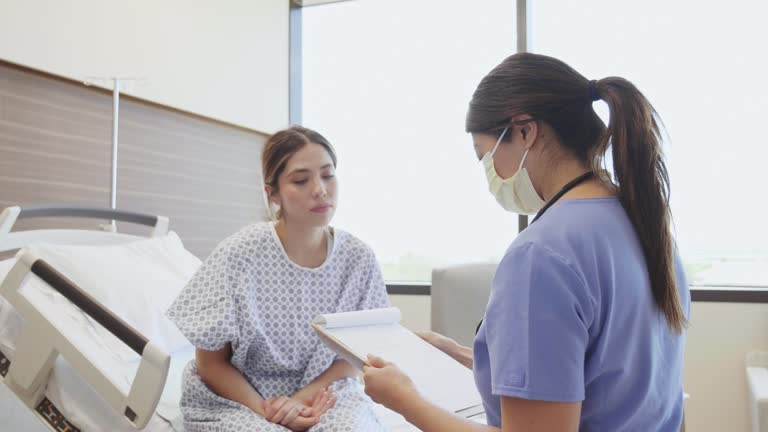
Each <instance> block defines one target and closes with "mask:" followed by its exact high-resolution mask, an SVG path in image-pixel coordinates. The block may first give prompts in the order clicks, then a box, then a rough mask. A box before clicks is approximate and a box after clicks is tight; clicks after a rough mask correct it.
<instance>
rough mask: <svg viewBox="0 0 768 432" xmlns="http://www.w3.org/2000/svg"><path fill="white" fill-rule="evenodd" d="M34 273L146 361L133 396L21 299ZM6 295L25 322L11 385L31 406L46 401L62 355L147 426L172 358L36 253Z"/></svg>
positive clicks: (27, 257) (17, 268) (23, 262)
mask: <svg viewBox="0 0 768 432" xmlns="http://www.w3.org/2000/svg"><path fill="white" fill-rule="evenodd" d="M30 273H31V274H34V275H36V276H37V277H39V278H40V279H42V280H43V281H45V282H46V283H47V284H48V285H50V286H51V287H52V288H53V289H55V290H56V291H58V292H59V293H61V295H63V296H64V297H65V298H67V299H68V300H69V301H71V302H72V303H73V304H75V305H76V306H77V307H79V308H80V309H81V310H82V311H83V312H85V313H86V314H88V315H89V316H90V317H91V318H93V319H94V320H95V321H97V322H98V323H99V324H101V325H102V326H104V328H106V329H107V330H108V331H110V332H111V333H112V334H114V335H115V336H116V337H117V338H118V339H120V340H121V341H122V342H123V343H125V344H126V345H127V346H129V347H130V348H131V349H132V350H134V351H135V352H136V353H138V354H139V355H140V356H141V363H140V365H139V368H138V371H137V373H136V376H135V377H134V379H133V383H132V385H131V388H130V390H129V391H128V393H127V394H125V393H124V392H123V391H122V390H121V389H120V388H119V387H118V386H117V385H116V384H115V383H113V382H112V381H111V380H110V379H109V378H108V377H107V376H106V375H105V374H104V373H103V372H102V371H101V370H100V369H99V368H97V367H96V366H95V365H94V364H92V363H91V362H90V361H89V359H88V358H87V357H86V356H85V355H84V354H83V353H82V352H81V351H80V350H78V349H77V347H76V346H75V345H74V344H73V343H72V342H71V341H70V339H69V338H68V337H67V335H66V334H64V333H62V332H61V330H60V329H59V328H58V327H57V326H56V323H54V322H52V321H51V320H50V318H49V317H46V316H44V315H43V314H42V313H41V312H40V311H39V310H38V309H37V308H36V307H35V306H34V305H33V304H32V303H31V302H30V301H29V300H28V299H27V298H26V297H25V296H23V295H21V293H20V292H19V289H20V288H21V286H22V284H23V282H24V280H25V278H26V277H27V276H29V275H30ZM0 295H3V296H4V297H5V298H6V299H8V301H9V302H10V303H11V304H12V305H13V306H14V307H15V308H16V310H17V312H18V313H19V314H20V315H21V317H22V319H23V321H24V328H23V330H22V332H21V334H20V336H19V338H18V340H17V347H16V353H15V356H14V360H13V362H12V363H11V366H10V369H9V371H8V374H7V376H6V379H5V383H6V385H8V387H9V388H10V389H11V390H12V391H13V392H14V393H16V395H17V396H18V397H19V398H20V399H21V400H22V401H23V402H24V403H25V404H26V405H28V406H29V407H30V408H33V409H34V408H35V407H36V406H37V405H38V404H39V403H40V401H41V400H42V399H43V397H44V391H45V386H46V383H47V382H48V378H49V376H50V373H51V370H52V368H53V363H54V360H55V359H56V356H57V355H62V356H63V357H64V358H65V359H66V360H67V361H68V362H69V363H70V364H71V365H72V367H73V368H74V369H75V370H76V371H77V372H78V373H79V374H80V375H81V376H82V377H83V379H85V380H86V381H87V382H88V383H89V384H90V385H91V386H92V387H93V388H94V390H96V392H98V393H99V395H101V397H102V398H104V400H105V401H106V402H107V403H108V404H109V405H110V406H111V407H112V409H114V410H115V411H116V412H117V413H119V414H120V415H121V416H123V417H124V418H125V419H126V420H127V421H128V422H129V423H130V424H131V425H133V426H134V427H135V428H137V429H142V428H144V427H145V426H146V425H147V422H148V421H149V419H150V418H151V417H152V415H153V414H154V412H155V409H156V408H157V404H158V402H159V400H160V396H161V395H162V392H163V387H164V386H165V382H166V379H167V376H168V368H169V366H170V355H169V354H168V353H165V352H163V351H162V350H161V349H160V348H159V347H158V346H157V345H155V344H154V343H152V341H149V340H147V338H145V337H144V336H143V335H141V334H140V333H139V332H138V331H136V330H135V329H133V328H132V327H131V326H130V325H128V324H127V323H125V322H124V321H123V320H121V319H120V318H119V317H117V316H116V315H114V314H113V313H111V312H110V311H109V310H108V309H107V308H105V307H104V306H103V305H101V304H100V303H99V302H97V301H96V300H95V299H93V297H91V296H90V295H89V294H88V293H86V292H85V291H83V290H82V289H81V288H80V287H78V286H77V285H76V284H74V283H73V282H72V281H70V280H69V279H67V278H66V277H65V276H63V275H62V274H61V273H59V272H58V271H56V269H54V268H53V267H52V266H51V265H49V264H48V263H46V262H45V261H44V260H42V259H40V258H38V257H37V256H35V255H34V254H32V253H30V252H27V253H25V254H24V255H23V256H22V257H21V258H20V259H19V260H18V261H17V263H16V264H15V265H14V267H13V268H12V269H11V271H10V273H9V274H8V276H7V277H6V278H5V281H4V282H3V283H2V285H0Z"/></svg>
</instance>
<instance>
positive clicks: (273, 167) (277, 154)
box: [261, 126, 336, 218]
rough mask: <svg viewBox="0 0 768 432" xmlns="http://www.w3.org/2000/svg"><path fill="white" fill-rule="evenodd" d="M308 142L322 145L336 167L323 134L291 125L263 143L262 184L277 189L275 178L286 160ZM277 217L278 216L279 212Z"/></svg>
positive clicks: (330, 146)
mask: <svg viewBox="0 0 768 432" xmlns="http://www.w3.org/2000/svg"><path fill="white" fill-rule="evenodd" d="M309 143H314V144H319V145H321V146H323V147H324V148H325V150H326V151H327V152H328V155H329V156H331V161H333V167H334V168H335V167H336V151H335V150H334V149H333V146H332V145H331V143H330V142H328V140H327V139H325V137H324V136H322V135H320V134H319V133H317V132H315V131H314V130H312V129H309V128H305V127H301V126H292V127H290V128H288V129H283V130H281V131H279V132H277V133H275V134H274V135H272V136H270V137H269V139H268V140H267V142H266V143H265V144H264V150H263V151H262V153H261V172H262V173H263V176H264V184H265V185H268V186H269V187H271V188H272V190H273V191H277V190H278V181H277V180H278V179H279V178H280V174H282V173H283V171H284V170H285V166H286V165H287V164H288V160H289V159H290V158H291V156H293V155H294V154H296V152H298V151H299V150H301V149H302V148H303V147H304V146H306V145H307V144H309ZM277 217H278V218H279V217H280V214H279V213H278V215H277Z"/></svg>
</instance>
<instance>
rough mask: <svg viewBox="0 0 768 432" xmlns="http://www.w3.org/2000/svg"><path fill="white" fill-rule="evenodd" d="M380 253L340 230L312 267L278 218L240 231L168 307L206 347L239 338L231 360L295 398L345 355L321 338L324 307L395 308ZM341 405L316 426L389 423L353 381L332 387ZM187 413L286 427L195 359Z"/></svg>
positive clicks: (221, 426)
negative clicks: (291, 246)
mask: <svg viewBox="0 0 768 432" xmlns="http://www.w3.org/2000/svg"><path fill="white" fill-rule="evenodd" d="M387 306H388V299H387V294H386V288H385V286H384V281H383V279H382V276H381V271H380V270H379V267H378V264H377V263H376V259H375V257H374V254H373V252H372V251H371V250H370V248H368V247H367V246H366V245H365V244H364V243H363V242H361V241H360V240H358V239H357V238H355V237H353V236H352V235H351V234H349V233H346V232H344V231H341V230H336V231H335V239H334V242H333V245H332V249H331V250H330V253H329V255H328V257H327V258H326V260H325V262H324V263H323V264H322V265H321V266H320V267H318V268H314V269H310V268H305V267H301V266H299V265H297V264H296V263H294V262H293V261H291V260H290V259H289V258H288V256H287V255H286V253H285V250H284V249H283V246H282V243H281V242H280V239H279V238H278V236H277V232H276V231H275V228H274V224H273V223H270V222H267V223H259V224H254V225H250V226H248V227H246V228H244V229H242V230H241V231H240V232H238V233H237V234H234V235H233V236H231V237H229V238H227V239H226V240H224V241H223V242H221V244H219V245H218V246H217V247H216V249H215V250H214V251H213V253H212V254H211V255H210V256H209V257H208V259H206V260H205V261H204V262H203V264H202V265H201V266H200V269H199V270H198V271H197V273H196V274H195V275H194V276H193V277H192V279H191V280H190V282H189V284H188V285H187V287H186V288H184V290H183V291H182V292H181V294H180V295H179V297H178V298H177V299H176V300H175V301H174V303H173V304H172V305H171V307H170V309H169V310H168V317H169V318H170V319H171V320H172V321H173V322H174V323H176V325H177V326H178V327H179V329H180V330H181V331H182V333H184V335H185V336H186V337H187V338H188V339H189V341H190V342H191V343H192V344H193V345H195V346H196V347H198V348H201V349H205V350H217V349H221V348H223V347H224V346H225V345H226V343H227V342H229V343H231V344H232V360H231V361H232V364H233V365H234V366H235V367H236V368H237V369H238V370H240V372H242V374H243V375H244V376H245V377H246V379H247V380H248V381H249V382H250V383H251V385H253V387H254V388H256V389H257V390H258V391H259V393H260V394H261V395H262V396H263V397H264V398H266V399H270V398H273V397H277V396H291V395H292V394H294V393H295V392H296V391H298V390H299V389H300V388H302V387H304V386H306V385H307V384H309V383H310V382H312V381H313V380H314V379H315V378H316V377H317V376H318V375H320V374H321V373H322V372H324V371H325V370H326V369H328V368H329V367H330V365H331V363H332V362H333V361H334V360H335V359H336V358H337V357H335V356H334V354H333V352H332V351H330V350H329V349H328V348H326V347H325V346H324V345H323V344H322V343H321V342H320V340H319V339H318V338H317V336H315V334H314V332H313V331H312V329H311V327H310V325H309V324H310V322H311V321H312V319H313V318H314V317H315V316H316V315H318V314H323V313H334V312H346V311H352V310H360V309H372V308H380V307H387ZM332 388H333V389H334V394H335V395H336V397H337V399H338V400H337V402H336V406H334V407H333V408H332V409H331V410H329V411H328V412H326V413H325V414H324V415H323V416H322V418H321V421H320V423H318V424H317V425H316V426H314V427H313V428H312V429H310V431H313V432H324V431H339V432H340V431H380V430H384V427H383V426H382V424H381V422H380V421H379V419H378V418H377V417H376V415H375V414H374V413H373V405H372V404H373V402H372V401H371V400H370V399H369V398H368V397H367V396H366V395H365V394H364V393H363V391H362V387H361V386H360V385H359V384H358V383H357V382H356V381H354V380H352V379H346V380H342V381H337V382H336V383H334V384H333V386H332ZM181 410H182V413H183V414H184V426H185V430H186V431H187V432H202V431H205V432H210V431H216V432H241V431H243V432H258V431H281V432H285V431H288V429H287V428H284V427H283V426H280V425H276V424H273V423H270V422H268V421H267V420H265V419H264V418H263V417H260V416H259V415H257V414H256V413H254V412H253V411H251V410H250V409H248V408H246V407H245V406H243V405H241V404H239V403H237V402H234V401H231V400H228V399H225V398H222V397H220V396H218V395H217V394H215V393H214V392H213V391H211V390H210V389H209V388H208V387H207V386H206V385H205V384H204V383H203V382H202V380H201V379H200V377H199V375H198V374H197V372H196V368H195V362H194V360H193V361H191V362H190V363H189V365H187V368H186V370H185V372H184V382H183V394H182V398H181Z"/></svg>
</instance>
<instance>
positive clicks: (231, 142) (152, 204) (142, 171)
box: [117, 101, 266, 257]
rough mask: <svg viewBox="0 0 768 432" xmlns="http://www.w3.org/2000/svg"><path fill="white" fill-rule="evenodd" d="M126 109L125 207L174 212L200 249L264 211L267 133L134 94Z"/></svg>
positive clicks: (188, 241) (190, 244) (121, 186)
mask: <svg viewBox="0 0 768 432" xmlns="http://www.w3.org/2000/svg"><path fill="white" fill-rule="evenodd" d="M120 115H121V116H120V161H119V163H118V165H119V167H120V169H119V170H118V196H117V201H118V205H119V206H120V207H124V208H130V209H135V210H138V211H147V212H152V213H157V214H162V215H165V216H169V217H170V218H171V227H172V229H173V230H175V231H177V232H178V233H179V235H180V236H181V237H182V238H183V239H184V242H185V245H186V246H187V248H188V249H189V250H191V251H193V252H194V253H195V254H197V255H198V256H201V257H203V256H206V255H207V254H208V253H209V252H210V251H211V249H212V248H213V247H214V246H215V245H216V244H217V243H218V242H219V241H220V240H222V239H223V238H225V237H226V236H228V235H229V234H232V233H234V232H235V231H237V230H238V229H239V228H240V227H242V226H243V225H245V224H247V223H250V222H254V221H257V220H264V219H265V216H266V213H265V208H264V203H263V199H262V197H261V190H262V182H261V159H260V158H261V149H262V146H263V144H264V141H265V139H266V137H264V136H262V135H257V134H255V133H253V132H250V131H246V130H242V129H237V128H233V127H227V128H212V127H211V124H210V122H209V121H208V120H203V119H198V118H190V117H189V116H187V115H183V114H180V113H175V112H167V111H165V112H163V111H162V110H160V109H159V108H154V109H147V107H145V106H143V105H142V104H140V103H137V102H135V101H126V102H125V103H123V104H121V112H120Z"/></svg>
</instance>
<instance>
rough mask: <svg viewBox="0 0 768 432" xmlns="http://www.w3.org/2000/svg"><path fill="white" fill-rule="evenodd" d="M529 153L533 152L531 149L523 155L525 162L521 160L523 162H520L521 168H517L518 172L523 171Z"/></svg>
mask: <svg viewBox="0 0 768 432" xmlns="http://www.w3.org/2000/svg"><path fill="white" fill-rule="evenodd" d="M529 151H531V149H528V150H526V151H525V153H523V160H521V161H520V166H519V167H517V170H518V171H520V170H522V169H523V164H524V163H525V158H527V157H528V152H529Z"/></svg>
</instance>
